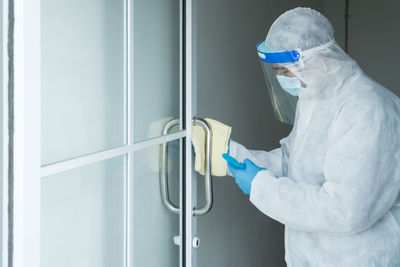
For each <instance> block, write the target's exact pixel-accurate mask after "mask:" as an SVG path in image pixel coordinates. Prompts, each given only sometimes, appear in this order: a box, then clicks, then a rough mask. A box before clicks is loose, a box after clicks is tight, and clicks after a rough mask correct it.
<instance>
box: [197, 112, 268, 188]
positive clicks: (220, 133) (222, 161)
mask: <svg viewBox="0 0 400 267" xmlns="http://www.w3.org/2000/svg"><path fill="white" fill-rule="evenodd" d="M205 120H206V121H207V123H208V125H209V126H210V128H211V155H210V156H211V174H212V175H213V176H226V175H227V172H228V167H229V170H230V172H231V173H232V175H233V176H234V177H235V181H236V183H237V184H238V186H239V187H240V189H241V190H242V191H243V193H245V194H246V195H249V194H250V189H251V182H252V181H253V179H254V177H255V176H256V174H257V173H258V172H259V171H260V170H262V168H260V167H258V166H257V165H255V164H254V163H253V162H252V161H251V160H249V159H245V160H244V162H243V163H240V162H238V161H237V160H236V159H234V158H233V157H231V156H230V155H229V154H228V151H229V140H230V135H231V130H232V128H231V127H230V126H227V125H225V124H223V123H221V122H219V121H216V120H212V119H208V118H207V119H205ZM205 142H206V132H205V130H204V129H203V128H202V127H201V126H200V125H194V126H193V131H192V143H193V147H194V150H195V153H196V158H195V170H196V171H197V172H198V173H200V174H202V175H204V174H205V152H206V151H205Z"/></svg>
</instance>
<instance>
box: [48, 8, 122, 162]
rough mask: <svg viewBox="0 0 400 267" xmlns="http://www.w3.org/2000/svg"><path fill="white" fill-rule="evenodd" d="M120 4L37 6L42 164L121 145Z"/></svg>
mask: <svg viewBox="0 0 400 267" xmlns="http://www.w3.org/2000/svg"><path fill="white" fill-rule="evenodd" d="M123 2H124V1H123V0H85V1H81V0H56V1H55V0H43V1H41V45H42V47H41V64H42V65H41V68H42V69H41V71H42V163H43V164H47V163H50V162H54V161H59V160H63V159H66V158H70V157H76V156H80V155H82V154H87V153H91V152H96V151H99V150H103V149H107V148H111V147H116V146H119V145H121V144H123V141H124V140H123V118H124V116H123V115H124V114H123V112H124V104H123V103H124V100H123V96H124V71H123V70H124V42H123V40H124V34H123V29H124V27H123V25H124V21H123V17H124V16H123V14H124V10H123Z"/></svg>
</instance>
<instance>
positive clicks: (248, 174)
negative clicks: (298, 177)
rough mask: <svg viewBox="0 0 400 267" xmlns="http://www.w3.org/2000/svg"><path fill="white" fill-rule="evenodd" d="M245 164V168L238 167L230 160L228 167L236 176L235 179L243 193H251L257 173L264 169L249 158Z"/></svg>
mask: <svg viewBox="0 0 400 267" xmlns="http://www.w3.org/2000/svg"><path fill="white" fill-rule="evenodd" d="M243 164H244V165H245V167H244V168H242V167H240V168H238V167H237V166H235V165H234V164H232V163H230V162H229V161H228V168H229V170H230V172H231V173H232V174H233V177H235V181H236V183H237V185H238V186H239V188H240V189H241V190H242V191H243V193H245V194H246V195H249V194H250V190H251V182H252V181H253V179H254V177H255V176H256V174H257V173H258V172H259V171H261V170H264V169H263V168H260V167H258V166H257V165H256V164H254V163H253V162H252V161H251V160H249V159H245V160H244V162H243Z"/></svg>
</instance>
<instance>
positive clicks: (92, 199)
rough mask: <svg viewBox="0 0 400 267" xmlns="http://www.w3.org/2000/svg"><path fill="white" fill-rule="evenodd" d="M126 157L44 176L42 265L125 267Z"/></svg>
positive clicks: (48, 266)
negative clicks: (124, 197) (124, 181)
mask: <svg viewBox="0 0 400 267" xmlns="http://www.w3.org/2000/svg"><path fill="white" fill-rule="evenodd" d="M123 192H124V191H123V159H122V157H120V158H115V159H111V160H108V161H105V162H100V163H95V164H91V165H88V166H84V167H81V168H77V169H74V170H70V171H67V172H63V173H60V174H57V175H53V176H49V177H45V178H42V192H41V195H42V196H41V240H40V242H41V265H40V266H42V267H54V266H57V267H72V266H73V267H88V266H96V267H115V266H123V251H124V236H123V232H124V231H123V230H124V223H123V222H124V221H123V218H124V208H123V207H124V205H123V201H124V199H123V195H124V194H123Z"/></svg>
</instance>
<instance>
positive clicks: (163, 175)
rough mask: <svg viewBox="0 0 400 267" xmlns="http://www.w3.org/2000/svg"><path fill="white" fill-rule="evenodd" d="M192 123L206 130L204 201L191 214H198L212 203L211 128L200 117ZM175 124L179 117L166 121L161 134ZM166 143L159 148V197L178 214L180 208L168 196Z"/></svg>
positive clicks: (165, 132)
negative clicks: (202, 205)
mask: <svg viewBox="0 0 400 267" xmlns="http://www.w3.org/2000/svg"><path fill="white" fill-rule="evenodd" d="M193 124H198V125H200V126H202V127H203V128H204V130H205V131H206V153H205V166H206V171H205V176H204V178H205V181H204V189H205V195H206V203H205V205H204V207H202V208H194V209H193V211H192V214H193V216H200V215H204V214H206V213H208V212H209V211H210V210H211V208H212V205H213V188H212V177H211V160H210V159H211V158H210V155H211V129H210V126H209V125H208V123H207V121H205V120H204V119H201V118H196V117H194V118H193ZM175 125H179V119H174V120H171V121H170V122H168V123H167V124H166V125H165V126H164V129H163V132H162V134H163V135H166V134H168V131H169V130H170V129H171V128H172V127H174V126H175ZM167 150H168V143H164V144H163V145H162V149H161V160H162V162H161V168H162V169H161V172H160V185H161V198H162V201H163V202H164V204H165V206H166V207H167V209H168V210H170V211H172V212H173V213H177V214H179V212H180V208H179V207H178V206H177V205H175V204H174V203H172V202H171V200H170V198H169V190H168V172H167V171H168V156H167Z"/></svg>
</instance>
